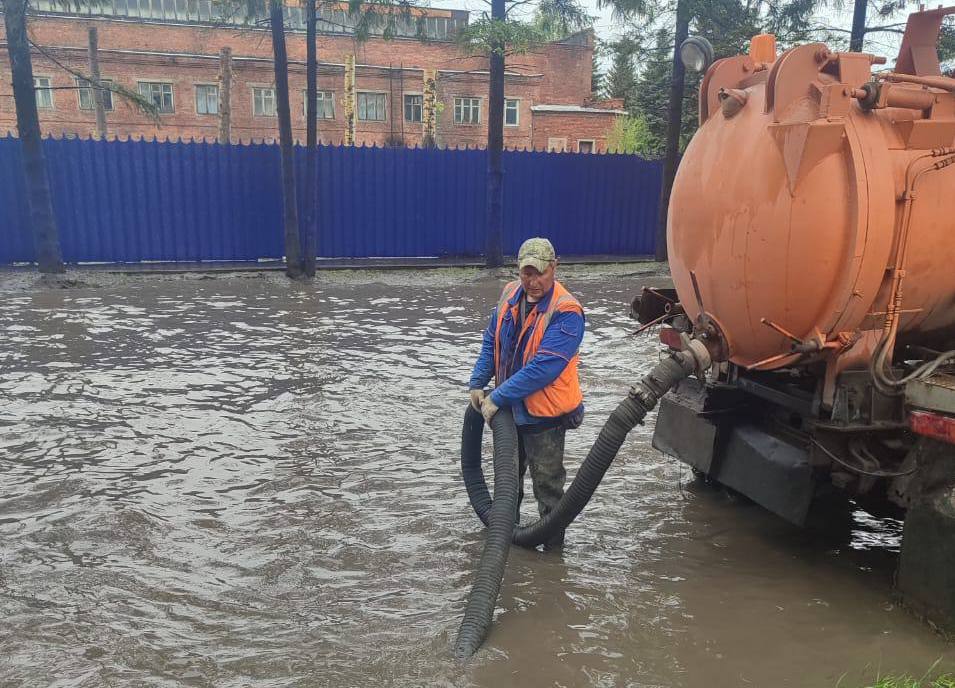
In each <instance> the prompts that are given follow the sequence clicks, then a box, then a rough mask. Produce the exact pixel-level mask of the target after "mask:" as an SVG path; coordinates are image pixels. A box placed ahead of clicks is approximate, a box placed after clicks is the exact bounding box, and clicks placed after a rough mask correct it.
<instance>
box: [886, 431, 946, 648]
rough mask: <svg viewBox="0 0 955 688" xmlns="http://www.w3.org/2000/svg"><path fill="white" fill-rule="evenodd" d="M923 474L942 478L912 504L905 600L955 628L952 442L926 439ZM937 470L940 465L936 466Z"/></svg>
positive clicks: (905, 534) (903, 570)
mask: <svg viewBox="0 0 955 688" xmlns="http://www.w3.org/2000/svg"><path fill="white" fill-rule="evenodd" d="M922 449H923V452H922V454H923V456H922V458H921V459H920V464H921V468H922V474H923V475H930V476H931V477H932V478H933V479H934V480H935V481H936V482H935V484H929V485H927V489H926V490H925V492H923V493H922V494H921V495H920V496H919V498H918V499H916V500H915V502H914V503H913V504H912V506H911V507H909V510H908V512H907V513H906V514H905V528H904V529H903V531H902V553H901V556H900V557H899V573H898V579H897V583H898V588H899V592H901V593H902V596H903V598H904V601H905V604H906V605H907V606H908V607H910V608H911V609H913V610H914V611H915V612H917V613H918V614H920V615H922V616H924V617H925V618H926V619H928V620H929V621H930V622H932V623H933V624H935V625H936V626H938V627H941V628H943V629H945V630H946V631H948V632H949V633H952V632H955V478H953V475H952V474H953V472H955V471H953V468H952V454H953V452H952V449H951V445H943V444H942V443H941V442H934V441H931V440H925V441H924V442H923V446H922ZM931 469H934V470H931Z"/></svg>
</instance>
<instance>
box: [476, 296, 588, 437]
mask: <svg viewBox="0 0 955 688" xmlns="http://www.w3.org/2000/svg"><path fill="white" fill-rule="evenodd" d="M553 294H554V290H553V289H551V290H550V292H548V293H547V294H546V295H545V296H544V298H542V299H541V300H540V301H538V302H537V303H536V304H535V306H536V308H537V309H538V311H539V312H543V311H545V310H546V309H547V307H548V305H549V304H550V300H551V297H552V296H553ZM523 297H524V287H518V288H517V291H516V292H515V293H514V296H513V297H511V300H510V301H509V303H510V305H511V306H513V305H515V304H516V303H518V302H519V301H520V300H521V299H522V298H523ZM496 329H497V307H496V306H495V307H494V309H493V310H492V311H491V318H490V320H489V321H488V325H487V329H485V330H484V341H483V343H482V345H481V355H480V356H478V360H477V363H475V364H474V370H473V371H472V373H471V381H470V382H469V383H468V388H469V389H484V388H485V387H486V386H487V385H488V383H490V381H491V378H493V377H494V336H495V330H496ZM529 333H530V331H529V330H528V332H525V333H524V336H523V337H522V338H521V341H517V335H518V330H517V323H515V322H514V319H513V318H512V317H511V314H510V311H508V312H507V313H505V314H504V322H502V323H501V360H502V367H503V368H504V379H503V380H498V381H497V387H496V388H495V389H494V391H493V392H491V395H490V396H491V401H493V402H494V403H495V404H497V405H498V406H510V407H511V410H512V411H513V413H514V421H515V422H516V423H517V424H518V425H535V424H539V423H547V422H553V419H551V418H540V417H538V416H532V415H531V414H530V413H528V412H527V408H526V407H525V406H524V399H525V397H527V396H528V395H529V394H532V393H534V392H536V391H538V390H540V389H543V388H544V387H546V386H547V385H549V384H550V383H552V382H553V381H554V380H556V379H557V377H558V376H559V375H560V374H561V372H563V370H564V368H565V367H567V364H568V363H569V362H570V359H572V358H573V357H574V354H576V353H577V349H578V348H580V342H581V341H582V340H583V338H584V316H582V315H581V314H580V313H575V312H561V311H558V312H556V313H554V314H553V316H552V317H551V321H550V324H548V326H547V329H546V330H545V331H544V338H543V340H542V341H541V345H540V350H539V351H538V353H537V355H536V356H534V358H532V359H531V360H529V361H528V362H527V365H524V348H525V346H526V345H527V339H528V336H529ZM581 407H583V404H581ZM581 410H582V409H581Z"/></svg>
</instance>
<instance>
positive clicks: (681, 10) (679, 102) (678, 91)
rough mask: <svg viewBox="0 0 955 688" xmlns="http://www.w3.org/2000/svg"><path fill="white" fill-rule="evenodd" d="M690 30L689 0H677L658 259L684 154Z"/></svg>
mask: <svg viewBox="0 0 955 688" xmlns="http://www.w3.org/2000/svg"><path fill="white" fill-rule="evenodd" d="M689 31H690V7H689V0H677V5H676V30H675V31H674V35H673V73H672V75H671V77H670V106H669V108H668V109H667V142H666V143H667V149H666V157H665V158H664V159H663V184H662V187H661V189H660V215H659V218H658V222H657V241H656V259H657V260H661V261H662V260H666V259H667V213H668V211H669V206H670V192H671V191H672V190H673V178H674V177H676V166H677V160H678V159H679V157H680V129H681V127H682V124H683V86H684V80H685V79H684V77H685V76H686V72H685V70H684V68H683V61H682V60H680V45H681V44H682V43H683V41H685V40H686V37H687V34H689Z"/></svg>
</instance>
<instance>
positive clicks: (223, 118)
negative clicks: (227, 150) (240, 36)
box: [219, 47, 232, 144]
mask: <svg viewBox="0 0 955 688" xmlns="http://www.w3.org/2000/svg"><path fill="white" fill-rule="evenodd" d="M231 142H232V48H229V47H225V48H223V49H222V50H220V51H219V143H222V144H227V143H231Z"/></svg>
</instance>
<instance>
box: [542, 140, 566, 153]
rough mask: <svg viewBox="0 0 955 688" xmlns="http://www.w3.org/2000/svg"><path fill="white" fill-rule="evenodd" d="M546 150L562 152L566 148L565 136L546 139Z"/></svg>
mask: <svg viewBox="0 0 955 688" xmlns="http://www.w3.org/2000/svg"><path fill="white" fill-rule="evenodd" d="M547 150H548V151H553V152H557V153H563V152H565V151H566V150H567V137H561V138H550V139H547Z"/></svg>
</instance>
